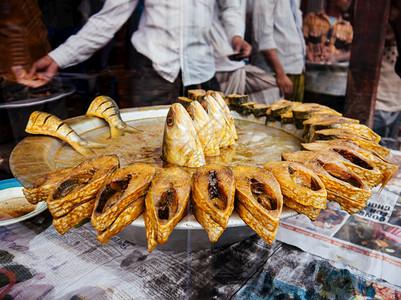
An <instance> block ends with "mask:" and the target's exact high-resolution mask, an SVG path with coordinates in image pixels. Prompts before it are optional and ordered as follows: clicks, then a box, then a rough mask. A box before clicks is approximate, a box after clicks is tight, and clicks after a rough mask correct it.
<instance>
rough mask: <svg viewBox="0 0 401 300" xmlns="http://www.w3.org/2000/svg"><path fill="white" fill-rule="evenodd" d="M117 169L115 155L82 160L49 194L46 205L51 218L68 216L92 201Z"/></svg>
mask: <svg viewBox="0 0 401 300" xmlns="http://www.w3.org/2000/svg"><path fill="white" fill-rule="evenodd" d="M118 167H119V159H118V157H117V155H102V156H98V157H95V158H92V159H87V160H84V161H83V162H82V163H80V164H79V165H77V166H76V167H74V168H73V169H72V170H71V171H70V172H69V173H68V176H66V177H64V178H63V180H61V181H60V182H59V183H58V184H57V186H56V187H55V188H54V189H53V190H52V191H51V193H50V194H49V197H48V198H47V200H46V203H47V206H48V208H49V211H50V213H51V214H52V215H53V217H56V218H59V217H62V216H64V215H66V214H68V213H69V212H70V211H71V210H72V209H74V207H76V206H77V205H80V204H83V203H85V202H88V201H91V200H93V199H94V198H95V196H96V194H97V192H98V191H99V189H100V187H101V186H102V184H103V182H104V180H105V179H106V177H107V175H108V174H109V173H110V172H113V171H114V170H115V169H117V168H118ZM93 204H94V202H93ZM92 208H93V205H92ZM91 213H92V210H91Z"/></svg>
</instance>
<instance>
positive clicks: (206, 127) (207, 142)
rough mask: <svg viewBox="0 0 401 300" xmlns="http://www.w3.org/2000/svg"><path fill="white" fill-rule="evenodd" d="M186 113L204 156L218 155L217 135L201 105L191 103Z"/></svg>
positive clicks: (194, 102)
mask: <svg viewBox="0 0 401 300" xmlns="http://www.w3.org/2000/svg"><path fill="white" fill-rule="evenodd" d="M187 111H188V113H189V116H190V117H191V119H192V121H193V122H194V126H195V129H196V132H197V134H198V137H199V141H200V143H201V144H202V148H203V152H204V154H205V155H206V156H209V155H212V156H213V155H219V154H220V148H219V142H218V139H217V135H216V133H215V132H214V127H213V125H212V123H211V122H210V118H209V116H208V114H207V112H206V111H205V110H204V109H203V107H202V105H201V104H200V103H199V102H198V101H192V103H191V104H189V106H188V108H187Z"/></svg>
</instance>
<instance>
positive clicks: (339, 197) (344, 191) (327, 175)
mask: <svg viewBox="0 0 401 300" xmlns="http://www.w3.org/2000/svg"><path fill="white" fill-rule="evenodd" d="M282 157H283V159H285V160H286V161H292V162H298V163H302V164H303V165H304V166H305V167H308V168H310V169H311V170H312V171H313V172H314V173H315V174H316V175H317V176H319V178H320V179H321V180H322V182H323V184H324V186H325V187H326V190H327V199H329V200H331V201H336V202H338V203H339V204H340V206H341V207H342V208H343V209H344V210H345V211H347V212H349V213H351V214H352V213H356V212H358V211H359V210H361V209H362V208H363V207H365V206H366V201H367V200H369V198H370V196H371V195H372V193H373V191H372V190H371V189H370V188H369V187H368V186H367V185H366V183H365V182H364V181H363V180H362V179H361V178H360V177H359V176H358V175H357V174H355V173H354V172H353V171H351V170H349V169H348V168H347V167H345V166H344V165H343V164H342V162H341V161H340V160H339V159H338V156H336V155H333V153H332V152H329V151H296V152H292V153H283V154H282Z"/></svg>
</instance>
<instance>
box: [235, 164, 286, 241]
mask: <svg viewBox="0 0 401 300" xmlns="http://www.w3.org/2000/svg"><path fill="white" fill-rule="evenodd" d="M233 172H234V178H235V188H236V193H235V199H236V202H235V210H236V211H237V212H238V214H239V216H240V217H241V219H242V220H244V222H245V223H246V224H247V225H248V226H249V227H251V228H252V229H253V230H254V231H255V232H256V233H257V234H258V235H259V236H260V237H261V238H262V239H263V240H264V241H265V242H266V243H268V244H269V245H271V244H272V243H273V241H274V239H275V237H276V233H277V229H278V225H279V222H280V216H281V212H282V209H283V195H282V194H281V189H280V185H279V183H278V182H277V180H276V178H275V177H274V176H273V174H272V173H270V172H269V171H268V170H266V169H262V168H258V167H254V166H237V167H235V168H234V169H233Z"/></svg>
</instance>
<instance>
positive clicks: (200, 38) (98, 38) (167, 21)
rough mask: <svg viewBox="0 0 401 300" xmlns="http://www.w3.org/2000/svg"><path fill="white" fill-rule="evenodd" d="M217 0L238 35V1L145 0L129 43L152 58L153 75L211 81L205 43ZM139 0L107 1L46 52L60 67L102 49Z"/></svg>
mask: <svg viewBox="0 0 401 300" xmlns="http://www.w3.org/2000/svg"><path fill="white" fill-rule="evenodd" d="M215 1H218V3H219V8H220V9H221V11H222V22H223V25H224V28H225V29H226V31H227V36H228V38H229V40H231V39H232V38H233V37H234V36H236V35H238V36H240V37H243V35H244V32H245V23H243V22H240V21H239V20H241V10H240V1H238V0H171V1H158V0H146V1H145V7H144V9H143V12H142V15H141V19H140V22H139V26H138V30H137V31H135V32H134V34H133V36H132V39H131V42H132V44H133V45H134V47H135V48H136V50H137V51H138V52H139V53H141V54H143V55H145V56H146V57H148V58H149V59H150V60H151V61H152V62H153V68H154V69H155V70H156V71H157V73H158V74H159V75H160V76H161V77H163V78H164V79H165V80H167V81H169V82H174V80H175V79H176V78H177V76H178V75H179V73H180V71H181V74H182V80H183V84H184V85H185V86H188V85H192V84H199V83H201V82H205V81H208V80H210V79H211V78H212V77H213V75H214V73H215V66H214V59H213V49H212V47H211V45H210V41H209V32H210V28H211V26H212V21H213V14H214V3H215ZM137 4H138V0H106V1H105V3H104V6H103V8H102V9H101V10H100V11H99V12H98V13H97V14H95V15H93V16H91V17H90V18H89V20H88V22H87V23H86V24H85V26H84V27H83V28H82V29H81V30H80V31H79V32H78V33H77V34H76V35H73V36H71V37H70V38H69V39H68V40H67V41H66V42H65V43H64V44H62V45H60V46H59V47H58V48H56V49H55V50H53V51H52V52H50V53H49V55H50V57H52V58H53V59H54V60H55V61H56V62H57V64H58V65H59V66H60V68H65V67H68V66H72V65H74V64H77V63H79V62H82V61H84V60H86V59H87V58H89V57H90V56H91V55H92V54H93V53H94V52H95V51H96V50H97V49H99V48H101V47H103V46H104V45H105V44H106V43H107V42H108V41H109V40H110V39H111V38H112V37H113V36H114V34H115V33H116V32H117V31H118V29H119V28H120V27H121V26H122V25H123V24H124V23H125V22H126V21H127V19H128V18H129V16H130V15H131V14H132V12H133V11H134V9H135V7H136V5H137Z"/></svg>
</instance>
